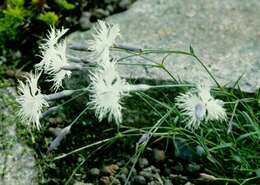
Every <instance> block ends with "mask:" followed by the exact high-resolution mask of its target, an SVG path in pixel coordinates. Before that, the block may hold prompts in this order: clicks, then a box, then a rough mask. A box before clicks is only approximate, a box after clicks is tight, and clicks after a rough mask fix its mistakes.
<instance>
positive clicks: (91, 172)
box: [89, 168, 100, 177]
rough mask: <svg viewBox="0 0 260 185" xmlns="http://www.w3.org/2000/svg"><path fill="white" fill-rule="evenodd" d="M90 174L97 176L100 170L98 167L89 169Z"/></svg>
mask: <svg viewBox="0 0 260 185" xmlns="http://www.w3.org/2000/svg"><path fill="white" fill-rule="evenodd" d="M89 174H90V175H92V176H94V177H97V176H99V175H100V170H99V169H98V168H91V169H90V170H89Z"/></svg>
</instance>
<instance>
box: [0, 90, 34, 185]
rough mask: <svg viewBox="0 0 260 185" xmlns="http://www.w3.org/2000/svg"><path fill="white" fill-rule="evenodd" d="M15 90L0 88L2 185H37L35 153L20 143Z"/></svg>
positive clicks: (0, 180)
mask: <svg viewBox="0 0 260 185" xmlns="http://www.w3.org/2000/svg"><path fill="white" fill-rule="evenodd" d="M14 94H15V89H13V88H3V89H2V88H0V97H1V98H0V109H1V112H0V119H1V125H0V128H1V129H0V140H1V142H0V174H1V177H0V184H3V185H4V184H8V185H9V184H10V185H35V184H38V183H37V169H36V167H35V158H34V156H33V151H32V150H31V149H30V148H28V147H27V146H25V145H23V144H21V143H19V141H18V138H17V136H16V127H15V126H16V124H15V123H16V122H17V121H18V120H16V119H15V116H14V115H15V113H14V109H13V104H14V100H15V99H14V98H15V97H14Z"/></svg>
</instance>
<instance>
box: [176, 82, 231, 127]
mask: <svg viewBox="0 0 260 185" xmlns="http://www.w3.org/2000/svg"><path fill="white" fill-rule="evenodd" d="M176 105H177V106H178V108H180V109H181V110H182V113H183V114H184V115H185V116H187V119H186V120H185V121H186V122H187V125H186V127H187V128H189V129H192V128H195V129H196V128H198V127H199V125H200V123H201V122H202V121H203V120H205V121H213V120H218V121H222V120H226V111H225V109H224V108H223V105H224V102H223V101H221V100H218V99H214V97H212V96H211V94H210V88H209V87H208V86H198V88H197V89H196V90H194V89H193V90H192V91H190V92H187V93H185V94H181V95H180V96H178V97H177V98H176Z"/></svg>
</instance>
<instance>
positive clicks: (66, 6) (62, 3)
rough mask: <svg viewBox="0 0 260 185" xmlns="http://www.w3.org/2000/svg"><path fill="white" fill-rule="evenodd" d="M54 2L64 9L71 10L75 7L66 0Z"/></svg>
mask: <svg viewBox="0 0 260 185" xmlns="http://www.w3.org/2000/svg"><path fill="white" fill-rule="evenodd" d="M56 3H57V4H58V6H59V7H60V8H62V9H65V10H72V9H74V8H75V6H74V5H73V4H71V3H68V2H67V1H66V0H57V1H56Z"/></svg>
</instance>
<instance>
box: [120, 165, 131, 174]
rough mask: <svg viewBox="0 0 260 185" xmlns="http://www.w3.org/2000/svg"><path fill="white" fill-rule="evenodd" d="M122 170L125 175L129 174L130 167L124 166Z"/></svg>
mask: <svg viewBox="0 0 260 185" xmlns="http://www.w3.org/2000/svg"><path fill="white" fill-rule="evenodd" d="M121 172H122V174H124V175H128V172H129V171H128V169H127V168H126V167H123V168H122V169H121Z"/></svg>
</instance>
